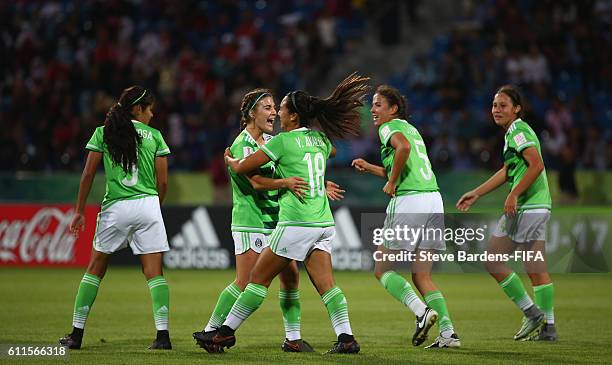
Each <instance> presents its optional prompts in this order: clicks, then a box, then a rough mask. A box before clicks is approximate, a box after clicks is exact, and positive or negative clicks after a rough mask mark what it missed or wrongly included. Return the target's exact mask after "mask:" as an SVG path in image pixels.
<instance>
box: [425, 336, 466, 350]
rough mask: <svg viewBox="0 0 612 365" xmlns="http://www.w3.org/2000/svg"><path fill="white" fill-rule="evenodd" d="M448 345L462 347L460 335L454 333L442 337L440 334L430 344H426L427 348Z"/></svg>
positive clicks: (438, 347)
mask: <svg viewBox="0 0 612 365" xmlns="http://www.w3.org/2000/svg"><path fill="white" fill-rule="evenodd" d="M447 347H455V348H457V347H461V341H460V340H459V336H457V334H456V333H453V334H452V335H451V336H450V337H442V335H440V336H438V337H437V338H436V340H435V341H434V342H433V343H432V344H431V345H429V346H426V347H425V348H426V349H441V348H447Z"/></svg>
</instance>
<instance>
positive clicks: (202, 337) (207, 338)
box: [192, 330, 223, 354]
mask: <svg viewBox="0 0 612 365" xmlns="http://www.w3.org/2000/svg"><path fill="white" fill-rule="evenodd" d="M216 333H217V330H213V331H208V332H206V331H204V330H202V331H200V332H194V333H193V335H192V336H193V338H194V340H196V343H197V344H198V346H200V347H201V348H203V349H204V350H206V352H208V353H209V354H219V353H222V352H223V348H221V347H219V346H218V345H214V344H213V343H212V338H213V337H214V336H215V334H216Z"/></svg>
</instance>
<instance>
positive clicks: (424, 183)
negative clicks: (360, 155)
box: [378, 119, 438, 196]
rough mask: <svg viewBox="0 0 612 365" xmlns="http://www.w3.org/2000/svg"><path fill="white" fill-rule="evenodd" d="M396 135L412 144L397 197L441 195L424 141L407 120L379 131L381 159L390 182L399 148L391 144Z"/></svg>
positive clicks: (381, 127)
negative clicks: (423, 194)
mask: <svg viewBox="0 0 612 365" xmlns="http://www.w3.org/2000/svg"><path fill="white" fill-rule="evenodd" d="M395 133H401V134H402V135H403V136H404V137H405V138H406V140H408V143H410V155H409V156H408V160H406V166H405V167H404V169H402V172H401V174H400V177H399V180H398V181H397V190H396V196H402V195H408V194H419V193H423V192H428V191H438V182H437V181H436V175H434V173H433V170H432V169H431V163H430V162H429V157H427V148H426V147H425V142H423V137H421V134H420V133H419V131H418V130H417V129H416V128H415V127H413V126H412V125H411V124H410V123H408V122H407V121H405V120H403V119H393V120H391V121H389V122H387V123H384V124H383V125H381V126H380V127H379V128H378V136H379V137H380V143H381V146H380V155H381V159H382V163H383V166H384V167H385V170H386V171H387V178H389V176H391V169H392V168H393V160H394V158H395V148H393V146H391V142H390V141H391V136H393V135H394V134H395Z"/></svg>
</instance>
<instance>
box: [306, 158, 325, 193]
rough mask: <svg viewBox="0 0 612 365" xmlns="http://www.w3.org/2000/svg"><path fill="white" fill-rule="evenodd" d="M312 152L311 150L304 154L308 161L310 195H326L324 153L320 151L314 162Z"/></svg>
mask: <svg viewBox="0 0 612 365" xmlns="http://www.w3.org/2000/svg"><path fill="white" fill-rule="evenodd" d="M312 160H313V158H312V154H311V153H310V152H308V153H306V154H305V155H304V161H306V162H307V163H308V182H309V184H310V196H311V197H313V198H314V197H315V195H317V194H318V195H319V196H324V195H325V183H324V179H325V158H324V157H323V154H322V153H320V152H318V153H316V154H315V155H314V164H313V161H312ZM313 165H314V166H313Z"/></svg>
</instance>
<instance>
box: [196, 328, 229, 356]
mask: <svg viewBox="0 0 612 365" xmlns="http://www.w3.org/2000/svg"><path fill="white" fill-rule="evenodd" d="M212 332H213V333H212V334H211V335H209V336H205V338H204V339H203V341H202V342H204V343H205V344H206V345H213V346H218V347H219V348H220V349H221V350H223V349H224V348H230V347H232V346H234V345H235V344H236V336H234V330H233V329H231V328H230V327H228V326H225V325H224V326H221V327H220V328H219V329H218V330H216V331H212Z"/></svg>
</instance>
